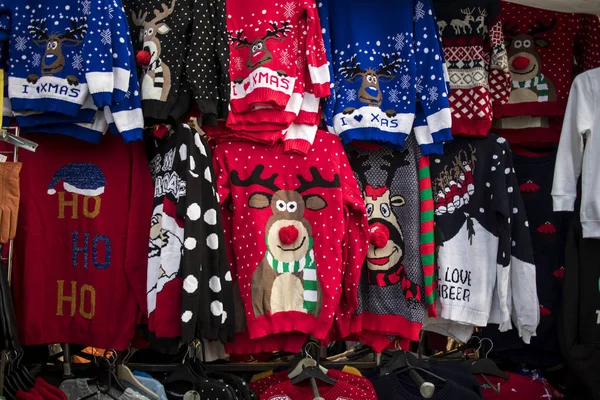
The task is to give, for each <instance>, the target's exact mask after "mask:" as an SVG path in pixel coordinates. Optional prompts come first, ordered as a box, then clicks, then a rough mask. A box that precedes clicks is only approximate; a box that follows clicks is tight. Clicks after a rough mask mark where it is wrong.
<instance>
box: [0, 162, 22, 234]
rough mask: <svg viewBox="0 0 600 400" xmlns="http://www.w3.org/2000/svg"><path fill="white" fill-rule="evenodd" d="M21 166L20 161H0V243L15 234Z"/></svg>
mask: <svg viewBox="0 0 600 400" xmlns="http://www.w3.org/2000/svg"><path fill="white" fill-rule="evenodd" d="M21 166H22V164H21V163H20V162H5V163H0V243H7V242H8V241H9V240H10V239H14V237H15V235H16V234H17V218H18V216H19V197H20V193H21V191H20V188H19V172H20V171H21Z"/></svg>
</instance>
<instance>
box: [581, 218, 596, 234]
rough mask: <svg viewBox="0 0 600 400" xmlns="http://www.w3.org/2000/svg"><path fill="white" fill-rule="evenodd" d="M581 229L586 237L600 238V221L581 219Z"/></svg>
mask: <svg viewBox="0 0 600 400" xmlns="http://www.w3.org/2000/svg"><path fill="white" fill-rule="evenodd" d="M581 229H582V231H583V238H584V239H599V238H600V221H589V220H587V221H586V220H584V219H582V220H581Z"/></svg>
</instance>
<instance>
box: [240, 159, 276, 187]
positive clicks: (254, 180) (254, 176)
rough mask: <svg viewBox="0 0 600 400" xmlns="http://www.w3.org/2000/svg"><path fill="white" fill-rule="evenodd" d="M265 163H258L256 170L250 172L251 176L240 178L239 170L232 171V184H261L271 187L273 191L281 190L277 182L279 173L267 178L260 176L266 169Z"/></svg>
mask: <svg viewBox="0 0 600 400" xmlns="http://www.w3.org/2000/svg"><path fill="white" fill-rule="evenodd" d="M264 169H265V166H264V165H257V166H256V167H255V168H254V171H252V173H251V174H250V176H249V177H248V178H246V179H243V180H242V179H240V174H239V173H238V172H237V171H235V170H234V171H231V184H232V185H235V186H242V187H248V186H251V185H260V186H262V187H264V188H267V189H271V190H272V191H273V192H276V191H278V190H279V187H278V186H277V185H276V184H275V179H277V177H278V176H279V174H273V175H271V176H270V177H269V178H267V179H263V178H261V177H260V175H261V174H262V172H263V171H264Z"/></svg>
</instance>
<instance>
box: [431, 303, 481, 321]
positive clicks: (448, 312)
mask: <svg viewBox="0 0 600 400" xmlns="http://www.w3.org/2000/svg"><path fill="white" fill-rule="evenodd" d="M441 306H442V311H441V312H440V313H439V317H440V318H443V319H447V320H451V321H455V322H457V323H459V324H463V325H474V326H486V325H487V324H488V320H489V318H490V313H489V312H485V311H480V310H475V309H472V308H468V307H464V306H453V305H446V304H441Z"/></svg>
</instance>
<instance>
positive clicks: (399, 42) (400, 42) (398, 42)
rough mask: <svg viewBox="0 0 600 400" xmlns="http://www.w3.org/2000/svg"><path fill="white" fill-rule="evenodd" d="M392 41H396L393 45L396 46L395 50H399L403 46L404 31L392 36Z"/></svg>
mask: <svg viewBox="0 0 600 400" xmlns="http://www.w3.org/2000/svg"><path fill="white" fill-rule="evenodd" d="M393 39H394V41H395V42H396V44H395V45H394V47H395V48H396V50H397V51H401V50H402V49H403V48H404V39H405V37H404V33H399V34H397V35H396V36H394V37H393Z"/></svg>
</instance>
